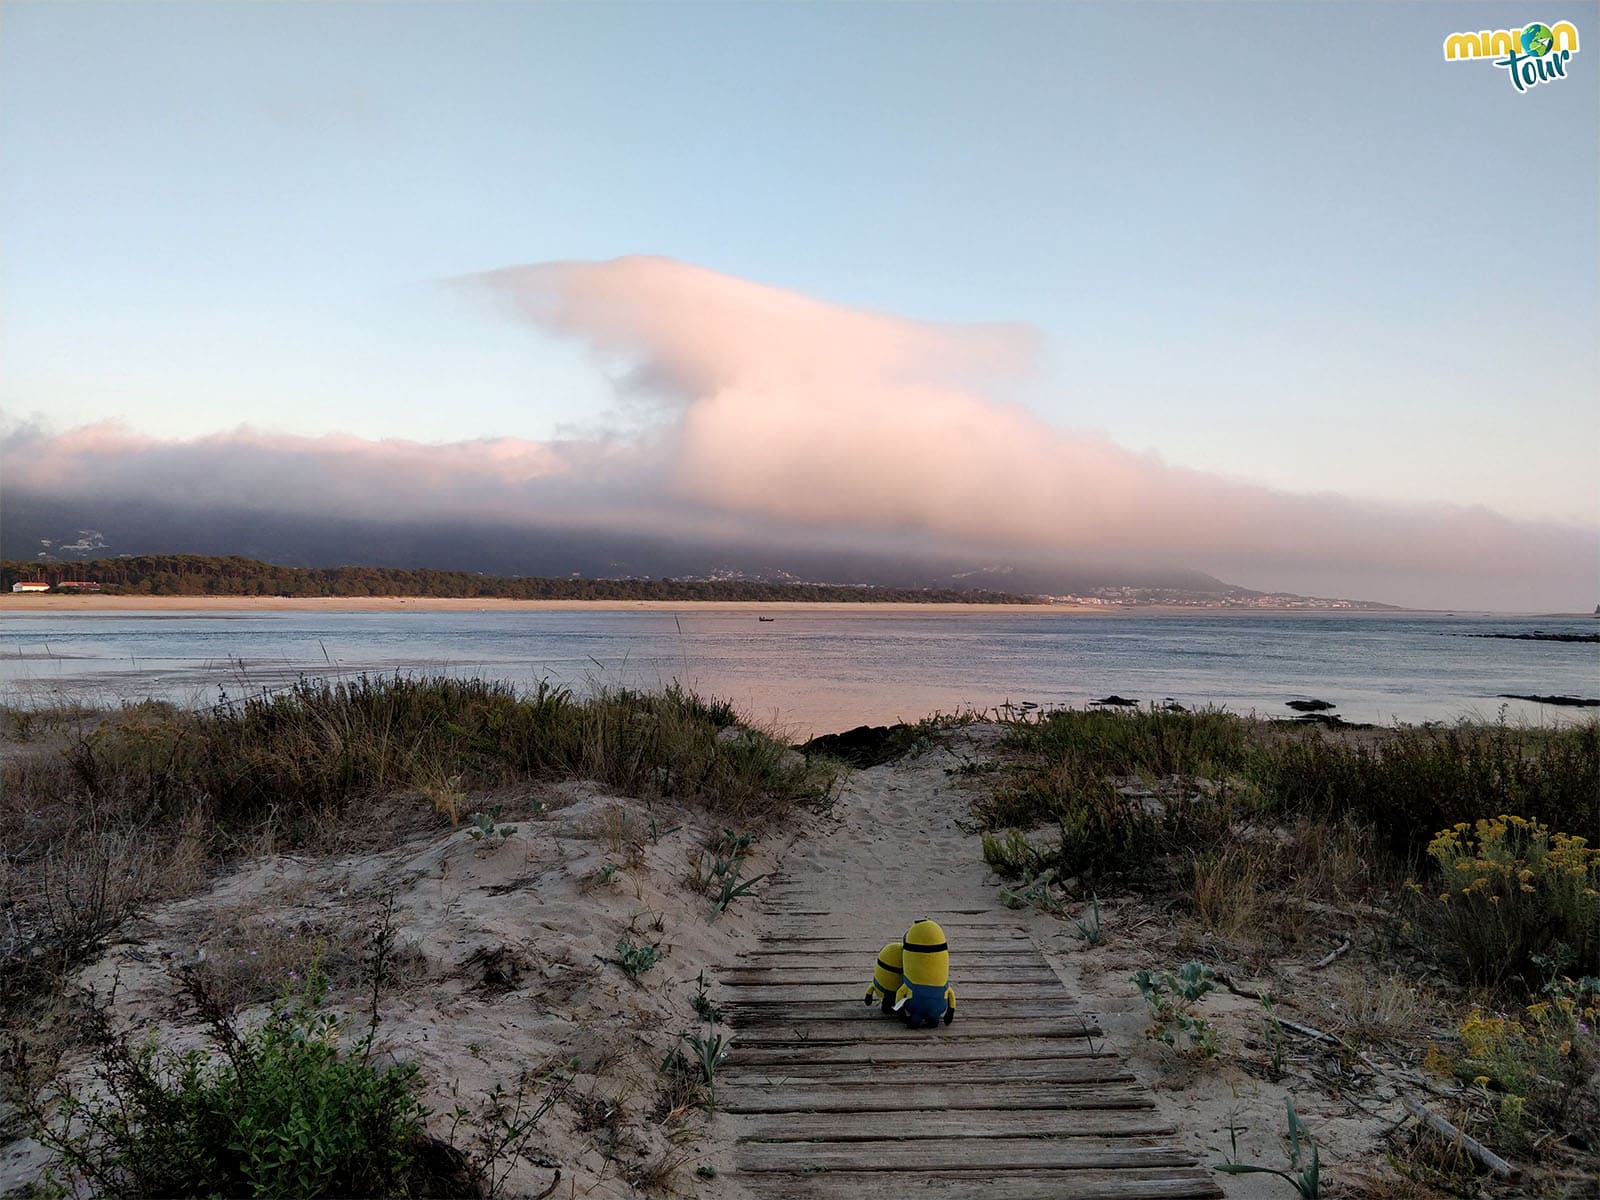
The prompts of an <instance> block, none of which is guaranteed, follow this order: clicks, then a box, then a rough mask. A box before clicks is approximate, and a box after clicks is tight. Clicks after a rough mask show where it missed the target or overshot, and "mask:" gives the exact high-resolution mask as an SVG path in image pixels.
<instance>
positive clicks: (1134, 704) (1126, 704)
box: [1089, 692, 1139, 708]
mask: <svg viewBox="0 0 1600 1200" xmlns="http://www.w3.org/2000/svg"><path fill="white" fill-rule="evenodd" d="M1089 703H1090V704H1109V705H1110V706H1111V707H1112V708H1138V707H1139V702H1138V701H1137V700H1129V699H1128V698H1127V697H1126V696H1119V695H1117V694H1116V693H1115V692H1112V693H1111V695H1109V696H1107V697H1106V698H1105V699H1104V700H1091V701H1089Z"/></svg>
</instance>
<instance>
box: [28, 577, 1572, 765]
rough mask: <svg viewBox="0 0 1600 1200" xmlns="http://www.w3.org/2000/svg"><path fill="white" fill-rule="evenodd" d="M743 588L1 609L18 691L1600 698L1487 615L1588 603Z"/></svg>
mask: <svg viewBox="0 0 1600 1200" xmlns="http://www.w3.org/2000/svg"><path fill="white" fill-rule="evenodd" d="M762 612H763V614H764V615H767V616H770V618H771V619H770V620H758V619H757V614H756V613H755V612H752V611H750V610H748V609H726V610H722V609H716V608H694V609H684V610H683V611H679V612H674V611H660V610H653V611H620V612H619V611H599V610H596V611H586V610H585V611H577V612H572V611H552V610H529V611H525V612H519V611H511V612H507V611H496V612H461V611H457V612H428V611H395V612H261V613H249V612H226V613H223V612H209V613H199V612H160V613H151V612H126V613H119V612H94V613H38V614H33V613H16V612H9V613H6V614H5V615H4V616H3V617H0V693H3V695H4V698H5V699H7V700H8V701H11V702H13V703H15V702H23V703H33V704H44V703H54V702H57V701H63V700H70V701H79V702H87V703H95V704H115V703H117V702H119V701H124V700H134V699H142V698H145V697H157V698H162V699H170V700H176V701H178V702H180V703H184V704H213V703H216V702H217V701H218V699H219V697H220V696H221V695H222V694H223V693H226V694H227V695H229V696H233V697H238V696H241V695H243V694H245V693H247V692H251V691H260V690H261V689H276V688H281V687H284V686H287V685H289V684H292V683H293V682H294V681H295V680H296V679H298V678H300V677H302V676H306V677H316V676H333V675H354V674H359V673H363V672H366V673H381V674H388V673H393V672H397V671H399V672H409V673H415V674H438V673H444V674H451V675H462V676H466V675H481V676H485V677H492V678H497V679H504V680H509V681H511V682H513V683H516V684H519V685H531V684H532V683H534V682H535V681H537V680H541V679H544V680H549V681H551V682H554V683H561V684H567V685H570V686H573V687H574V688H577V689H580V690H581V689H584V688H588V687H593V686H597V685H598V686H603V685H611V686H629V687H645V688H656V687H660V686H662V685H664V684H667V683H670V682H672V681H673V680H677V681H680V682H682V683H685V684H688V685H690V686H692V687H694V688H696V689H698V690H699V691H701V692H702V693H703V694H711V695H715V696H717V697H720V698H726V699H731V700H733V701H734V702H735V704H736V705H737V706H738V707H739V708H740V710H741V711H743V712H744V713H745V714H746V715H748V716H751V717H754V718H756V719H759V720H763V721H769V722H774V723H776V724H777V725H779V726H780V727H782V728H783V729H784V730H785V731H786V732H787V733H789V734H790V735H791V736H793V737H795V738H802V737H806V736H810V735H813V734H817V733H826V732H833V731H837V730H842V729H846V728H849V727H851V726H854V725H859V724H863V723H873V724H879V723H886V722H892V721H895V720H902V719H903V720H916V719H918V718H920V717H924V716H927V715H930V714H931V713H934V712H936V711H937V712H953V711H956V710H958V709H962V708H967V707H972V708H978V709H992V708H995V707H996V706H999V705H1002V704H1006V703H1010V704H1013V705H1015V704H1021V703H1024V702H1027V703H1032V704H1038V705H1082V704H1084V703H1087V702H1089V701H1093V700H1096V699H1100V698H1102V697H1105V696H1107V695H1110V694H1113V693H1115V694H1117V695H1120V696H1124V697H1127V698H1130V699H1135V700H1138V701H1140V702H1141V703H1149V702H1162V701H1165V700H1167V699H1168V698H1170V699H1173V700H1176V701H1178V702H1179V703H1182V704H1184V705H1186V706H1190V707H1193V706H1196V705H1204V704H1214V705H1223V706H1226V707H1228V708H1230V709H1232V710H1233V711H1236V712H1240V713H1250V712H1254V713H1256V714H1258V715H1261V716H1275V717H1276V716H1291V715H1293V714H1292V712H1291V711H1290V710H1289V709H1287V708H1286V707H1285V704H1286V702H1287V701H1289V700H1293V699H1311V698H1314V699H1321V700H1327V701H1330V702H1331V703H1333V704H1334V705H1335V706H1336V711H1337V712H1338V714H1339V715H1340V716H1342V717H1344V718H1345V719H1346V720H1348V721H1362V722H1372V723H1379V724H1388V723H1391V722H1394V721H1405V722H1421V721H1454V720H1457V719H1460V718H1463V717H1468V718H1476V719H1483V720H1493V719H1495V718H1496V717H1497V716H1498V715H1499V714H1500V712H1501V708H1502V705H1504V706H1506V714H1507V716H1508V718H1509V719H1511V720H1514V721H1527V722H1535V723H1554V722H1558V721H1570V720H1575V719H1576V720H1581V719H1590V718H1592V716H1593V715H1594V714H1596V713H1600V710H1597V709H1593V708H1591V709H1574V708H1557V707H1553V706H1550V705H1544V704H1532V703H1526V702H1523V701H1506V700H1502V699H1500V698H1499V696H1500V694H1501V693H1505V692H1511V693H1526V694H1538V695H1573V696H1584V697H1600V645H1596V644H1593V643H1566V642H1546V641H1514V640H1502V639H1498V638H1484V637H1474V636H1470V635H1473V634H1490V633H1511V634H1516V633H1532V632H1535V631H1542V632H1548V633H1558V632H1559V633H1580V634H1590V633H1594V632H1596V631H1597V630H1600V622H1597V621H1595V620H1593V619H1590V618H1584V617H1537V618H1535V617H1500V616H1454V615H1452V616H1445V615H1442V614H1441V615H1415V614H1406V615H1333V614H1327V615H1323V614H1306V613H1284V614H1273V613H1251V614H1231V613H1230V614H1220V613H1219V614H1213V613H1206V614H1197V615H1193V616H1162V615H1145V614H1126V615H1124V614H1116V615H1100V614H1075V613H1064V612H1054V611H1050V610H1048V609H1041V610H1039V611H1038V612H1037V613H1034V612H1024V613H994V612H973V613H946V612H930V613H926V614H923V613H918V612H916V611H911V612H907V611H904V610H898V611H878V610H873V609H870V608H867V609H862V610H860V611H854V610H852V611H843V612H841V611H837V610H818V609H807V608H805V607H793V606H783V607H777V606H774V607H772V608H770V609H763V610H762Z"/></svg>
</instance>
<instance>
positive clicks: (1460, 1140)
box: [1400, 1096, 1517, 1179]
mask: <svg viewBox="0 0 1600 1200" xmlns="http://www.w3.org/2000/svg"><path fill="white" fill-rule="evenodd" d="M1400 1102H1401V1103H1402V1104H1404V1105H1405V1106H1406V1111H1407V1112H1408V1113H1410V1114H1411V1115H1412V1116H1413V1117H1415V1118H1416V1119H1417V1120H1419V1121H1421V1122H1422V1123H1423V1124H1424V1125H1426V1126H1427V1127H1428V1128H1429V1129H1431V1130H1433V1131H1434V1132H1435V1133H1438V1134H1442V1135H1443V1136H1445V1137H1447V1138H1449V1139H1450V1140H1451V1141H1452V1142H1454V1143H1455V1144H1456V1145H1458V1146H1460V1147H1461V1148H1462V1149H1463V1150H1465V1151H1466V1152H1467V1153H1468V1154H1470V1155H1472V1157H1473V1158H1474V1159H1475V1160H1476V1161H1477V1162H1479V1163H1480V1164H1482V1165H1483V1166H1484V1167H1486V1168H1487V1169H1488V1170H1490V1171H1493V1172H1494V1173H1495V1174H1496V1175H1501V1176H1504V1177H1505V1178H1507V1179H1510V1178H1512V1177H1513V1176H1515V1175H1516V1174H1517V1168H1516V1167H1513V1166H1512V1165H1511V1164H1510V1163H1508V1162H1507V1161H1506V1160H1505V1159H1503V1158H1501V1157H1500V1156H1499V1155H1498V1154H1496V1153H1495V1152H1494V1151H1493V1150H1491V1149H1489V1147H1487V1146H1485V1145H1484V1144H1483V1143H1482V1142H1480V1141H1477V1140H1476V1139H1474V1138H1470V1137H1468V1136H1467V1135H1466V1134H1464V1133H1462V1132H1461V1130H1459V1129H1457V1128H1456V1127H1455V1126H1454V1125H1452V1124H1450V1122H1449V1121H1446V1120H1445V1119H1444V1118H1443V1117H1441V1116H1440V1115H1439V1114H1438V1113H1436V1112H1434V1111H1433V1110H1432V1109H1429V1108H1425V1107H1423V1106H1422V1105H1421V1104H1419V1103H1417V1101H1415V1100H1413V1099H1412V1098H1411V1097H1410V1096H1402V1097H1400Z"/></svg>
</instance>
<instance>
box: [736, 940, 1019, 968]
mask: <svg viewBox="0 0 1600 1200" xmlns="http://www.w3.org/2000/svg"><path fill="white" fill-rule="evenodd" d="M882 948H883V943H882V942H879V943H878V944H877V945H876V946H875V945H873V944H872V942H871V941H870V940H868V939H866V938H863V939H862V940H861V941H859V942H851V943H850V944H849V945H848V946H845V947H840V948H837V949H835V948H831V947H822V948H817V947H809V946H788V947H785V948H783V949H775V948H773V947H771V946H766V947H763V948H762V949H760V950H754V949H752V950H746V951H745V952H744V953H743V954H742V955H740V956H739V961H740V963H741V965H742V966H752V967H763V966H767V965H769V964H770V963H772V962H773V961H779V962H781V961H784V960H786V959H801V960H805V961H816V962H840V963H855V962H860V961H861V960H862V959H863V958H868V959H870V958H872V957H873V956H874V955H876V954H877V953H878V951H879V950H881V949H882ZM956 954H957V955H958V956H959V957H961V958H962V959H968V958H981V959H989V960H994V961H998V962H1019V961H1021V962H1034V961H1038V962H1043V961H1044V959H1043V957H1041V956H1040V954H1039V951H1038V949H1037V948H1035V946H1034V944H1033V943H1032V942H1031V941H1027V940H1025V939H1022V938H1018V939H1016V940H1015V941H1008V942H1007V943H1006V944H1005V945H1003V946H999V947H993V948H985V947H973V946H970V945H957V946H956ZM732 969H733V970H739V969H740V968H739V967H735V968H732Z"/></svg>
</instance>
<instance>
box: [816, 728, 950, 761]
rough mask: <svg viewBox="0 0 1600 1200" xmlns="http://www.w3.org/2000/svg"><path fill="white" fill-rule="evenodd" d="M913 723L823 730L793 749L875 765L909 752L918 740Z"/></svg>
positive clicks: (919, 740)
mask: <svg viewBox="0 0 1600 1200" xmlns="http://www.w3.org/2000/svg"><path fill="white" fill-rule="evenodd" d="M923 736H924V735H923V733H922V732H921V731H920V730H919V729H918V728H917V727H916V726H915V725H906V724H903V723H902V724H899V725H857V726H856V727H855V728H854V729H847V730H845V731H844V732H843V733H825V734H823V735H822V736H821V737H814V738H812V739H811V740H810V741H809V742H806V743H804V744H803V745H800V746H796V747H795V749H796V750H798V751H800V752H801V753H802V754H823V755H826V756H827V757H829V758H837V759H838V760H839V761H840V762H844V763H849V764H850V765H851V766H852V767H862V768H864V767H876V766H878V765H879V764H881V763H886V762H893V761H894V760H895V759H897V758H901V757H904V756H905V755H906V754H909V753H910V752H911V751H912V750H913V749H914V748H915V747H916V746H917V745H918V744H919V743H920V742H921V741H922V740H923Z"/></svg>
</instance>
